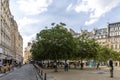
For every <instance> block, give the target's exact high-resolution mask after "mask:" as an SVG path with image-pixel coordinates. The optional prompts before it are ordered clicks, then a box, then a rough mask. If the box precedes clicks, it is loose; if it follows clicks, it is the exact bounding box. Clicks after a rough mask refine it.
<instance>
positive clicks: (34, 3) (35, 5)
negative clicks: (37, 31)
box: [17, 0, 52, 15]
mask: <svg viewBox="0 0 120 80" xmlns="http://www.w3.org/2000/svg"><path fill="white" fill-rule="evenodd" d="M17 3H18V4H19V9H20V10H21V11H22V12H23V13H25V14H26V15H36V14H40V13H42V12H45V11H47V7H48V6H49V5H50V4H51V3H52V0H18V1H17Z"/></svg>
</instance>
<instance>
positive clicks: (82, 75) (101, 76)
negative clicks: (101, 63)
mask: <svg viewBox="0 0 120 80" xmlns="http://www.w3.org/2000/svg"><path fill="white" fill-rule="evenodd" d="M44 71H45V72H46V73H47V77H48V80H120V69H115V70H114V78H110V74H109V70H108V69H101V70H95V69H93V70H91V69H90V70H89V69H86V70H74V69H73V70H69V71H68V72H65V71H64V70H63V69H62V70H60V69H59V70H58V72H54V71H53V70H50V69H49V70H44ZM49 78H50V79H49ZM51 78H52V79H51Z"/></svg>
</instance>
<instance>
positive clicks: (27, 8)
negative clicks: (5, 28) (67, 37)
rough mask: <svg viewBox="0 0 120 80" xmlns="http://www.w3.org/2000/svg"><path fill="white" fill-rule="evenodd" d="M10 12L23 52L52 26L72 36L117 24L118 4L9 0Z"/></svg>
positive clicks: (100, 0) (119, 16)
mask: <svg viewBox="0 0 120 80" xmlns="http://www.w3.org/2000/svg"><path fill="white" fill-rule="evenodd" d="M10 10H11V13H12V15H13V16H14V19H15V20H16V22H17V24H18V28H19V32H20V34H21V35H22V37H23V43H24V44H23V48H25V47H27V43H28V42H31V41H32V40H34V39H35V36H36V33H39V32H40V31H41V30H43V29H45V27H46V26H47V27H48V28H50V27H51V26H50V25H51V23H53V22H54V23H60V22H63V23H65V24H66V25H67V26H66V27H67V28H68V29H70V28H71V29H73V30H74V31H75V32H80V30H85V29H86V30H88V31H91V30H93V29H94V28H98V29H99V28H103V27H106V26H107V24H108V23H114V22H120V0H10Z"/></svg>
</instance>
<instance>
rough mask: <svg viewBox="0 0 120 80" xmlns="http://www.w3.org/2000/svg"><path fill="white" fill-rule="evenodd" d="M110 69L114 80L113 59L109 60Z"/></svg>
mask: <svg viewBox="0 0 120 80" xmlns="http://www.w3.org/2000/svg"><path fill="white" fill-rule="evenodd" d="M109 67H110V77H111V78H113V61H112V59H110V60H109Z"/></svg>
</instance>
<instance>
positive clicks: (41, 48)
mask: <svg viewBox="0 0 120 80" xmlns="http://www.w3.org/2000/svg"><path fill="white" fill-rule="evenodd" d="M51 25H52V28H51V29H45V30H42V31H40V32H39V33H38V34H37V37H36V41H37V42H36V43H35V44H34V45H33V46H32V49H31V51H32V53H33V56H34V57H35V59H36V58H41V59H46V60H47V59H49V60H54V61H55V63H57V60H61V59H62V60H67V59H71V58H72V54H73V53H74V48H75V46H76V45H75V42H74V38H73V36H72V34H71V33H70V32H69V31H68V30H67V29H66V28H65V27H64V26H65V25H66V24H64V23H60V24H55V23H52V24H51ZM36 55H37V56H36ZM55 71H57V67H56V69H55Z"/></svg>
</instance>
